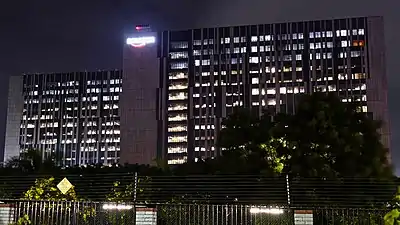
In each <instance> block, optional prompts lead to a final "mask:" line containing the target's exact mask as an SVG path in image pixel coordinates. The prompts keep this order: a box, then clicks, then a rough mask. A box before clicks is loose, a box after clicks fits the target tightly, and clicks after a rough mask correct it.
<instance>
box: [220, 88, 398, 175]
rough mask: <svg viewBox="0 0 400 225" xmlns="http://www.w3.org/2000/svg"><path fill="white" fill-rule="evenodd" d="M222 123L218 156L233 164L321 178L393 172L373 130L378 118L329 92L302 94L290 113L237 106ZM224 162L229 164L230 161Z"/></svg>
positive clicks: (277, 172) (377, 125) (376, 130)
mask: <svg viewBox="0 0 400 225" xmlns="http://www.w3.org/2000/svg"><path fill="white" fill-rule="evenodd" d="M223 125H224V128H223V129H222V130H221V132H220V135H219V142H218V143H219V146H220V147H221V148H224V149H226V151H225V152H223V155H222V158H229V161H230V162H232V158H234V160H233V162H234V163H233V164H235V165H240V168H241V169H244V170H248V171H250V172H255V171H257V169H258V171H266V172H267V173H269V174H270V173H275V174H279V173H281V172H283V173H284V174H290V175H292V176H301V177H324V178H337V177H374V178H377V177H379V178H391V177H392V176H393V173H392V169H391V167H390V165H389V163H388V161H387V155H388V152H387V149H385V148H384V146H383V145H382V143H381V140H380V134H379V132H378V129H379V128H380V123H379V122H377V121H374V120H373V119H372V118H370V117H369V116H368V115H367V114H366V113H363V112H360V111H359V110H358V105H356V104H350V103H342V101H341V100H340V99H339V98H338V97H337V96H336V95H333V94H326V93H314V94H312V95H304V96H301V97H300V99H299V101H298V106H297V108H296V113H295V114H278V115H275V116H273V117H272V116H271V115H270V114H268V113H265V114H264V115H258V114H257V113H254V112H252V111H251V110H247V109H240V110H237V111H236V112H235V113H233V114H232V115H230V116H229V117H228V118H227V119H226V120H224V122H223ZM232 156H233V157H232ZM235 159H236V161H235ZM218 160H219V161H222V162H224V159H218ZM354 162H357V163H354ZM224 165H225V166H228V167H229V162H227V164H224ZM249 168H251V169H249ZM229 169H233V171H235V172H238V171H237V170H235V168H233V167H229Z"/></svg>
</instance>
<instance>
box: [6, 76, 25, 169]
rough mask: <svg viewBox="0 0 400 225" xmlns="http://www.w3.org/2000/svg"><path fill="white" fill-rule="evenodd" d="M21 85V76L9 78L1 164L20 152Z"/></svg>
mask: <svg viewBox="0 0 400 225" xmlns="http://www.w3.org/2000/svg"><path fill="white" fill-rule="evenodd" d="M22 83H23V77H22V76H11V77H10V80H9V86H8V87H9V88H8V89H9V90H8V104H7V120H6V132H5V143H4V156H3V157H4V158H3V162H7V161H8V160H10V159H12V158H13V157H18V156H19V152H20V145H19V138H20V137H19V135H20V125H21V118H22V109H23V102H24V101H23V95H22V87H23V85H22Z"/></svg>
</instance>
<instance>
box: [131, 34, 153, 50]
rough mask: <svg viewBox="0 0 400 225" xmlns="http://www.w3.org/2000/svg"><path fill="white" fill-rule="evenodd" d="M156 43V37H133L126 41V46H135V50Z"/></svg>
mask: <svg viewBox="0 0 400 225" xmlns="http://www.w3.org/2000/svg"><path fill="white" fill-rule="evenodd" d="M155 42H156V37H154V36H147V37H131V38H127V39H126V44H128V45H130V46H133V47H135V48H139V47H144V46H146V45H148V44H154V43H155Z"/></svg>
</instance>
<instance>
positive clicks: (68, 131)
mask: <svg viewBox="0 0 400 225" xmlns="http://www.w3.org/2000/svg"><path fill="white" fill-rule="evenodd" d="M21 85H22V86H23V88H22V96H23V99H22V102H23V109H22V111H21V112H22V115H21V117H20V133H19V134H20V139H19V145H20V146H19V147H20V149H21V150H27V149H39V150H40V151H41V153H42V155H43V157H47V156H50V155H54V156H56V157H57V160H58V162H59V163H60V164H62V165H79V164H94V163H101V164H112V163H117V162H118V161H119V150H120V115H119V114H120V112H119V95H120V92H121V91H122V87H121V85H122V71H120V70H112V71H96V72H72V73H51V74H25V75H23V81H22V83H21Z"/></svg>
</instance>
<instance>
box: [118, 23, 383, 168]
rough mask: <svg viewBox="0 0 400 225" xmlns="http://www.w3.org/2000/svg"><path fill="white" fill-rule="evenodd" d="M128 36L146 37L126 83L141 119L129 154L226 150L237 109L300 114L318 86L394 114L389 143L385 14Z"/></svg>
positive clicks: (140, 159) (176, 157)
mask: <svg viewBox="0 0 400 225" xmlns="http://www.w3.org/2000/svg"><path fill="white" fill-rule="evenodd" d="M127 38H133V39H129V40H131V41H132V40H135V41H136V42H137V43H135V45H132V44H129V43H128V42H127V43H126V45H125V48H124V52H125V54H124V78H123V79H124V84H123V85H128V83H130V84H129V85H132V88H130V89H131V90H132V91H131V92H129V93H128V92H126V93H125V91H126V89H125V86H124V93H123V95H125V94H126V96H125V98H126V99H127V103H128V99H129V98H133V99H132V100H130V101H134V102H135V103H133V102H130V103H129V104H124V105H121V107H122V108H123V109H122V113H123V112H124V111H126V112H129V113H127V116H128V117H127V118H129V119H128V120H130V121H129V123H127V124H130V125H129V126H128V127H132V128H130V129H131V130H130V133H129V134H128V133H127V134H126V135H127V136H126V138H125V139H126V141H127V143H129V148H126V149H127V150H126V151H127V153H126V156H127V157H126V159H125V160H126V162H134V163H151V161H152V159H154V158H156V156H157V157H159V158H164V159H167V160H168V163H169V164H179V163H183V162H186V161H187V160H193V159H194V160H196V159H201V158H207V157H216V156H218V155H219V154H220V152H221V149H218V148H217V146H216V140H217V138H218V136H217V135H218V132H219V131H220V130H221V122H222V120H223V119H224V118H226V117H227V116H228V115H229V114H230V113H231V112H232V111H233V109H234V108H236V107H247V108H252V109H254V110H259V111H260V112H261V111H262V110H263V109H265V108H267V109H268V108H269V109H270V110H273V111H275V112H286V113H293V112H294V110H295V105H296V101H297V98H296V96H298V94H299V93H312V92H314V91H325V92H335V93H337V94H338V95H339V96H340V97H341V98H342V101H343V102H349V101H359V102H361V103H362V110H363V111H365V112H369V113H371V114H372V115H373V116H374V118H375V119H379V120H382V121H383V122H384V125H383V128H382V131H381V133H382V135H383V137H382V141H383V143H384V144H385V145H386V146H387V147H389V126H388V125H389V122H388V114H387V84H386V75H385V72H386V71H385V56H384V37H383V20H382V18H380V17H364V18H346V19H334V20H320V21H306V22H290V23H278V24H260V25H248V26H232V27H219V28H203V29H190V30H183V31H164V32H159V33H151V32H149V31H148V30H145V31H142V30H140V31H139V32H133V33H132V34H129V35H128V36H127ZM127 40H128V39H127ZM144 40H151V41H149V42H148V43H146V44H140V43H141V42H143V41H144ZM134 86H135V87H134ZM138 96H140V97H138ZM121 98H123V97H121ZM138 108H140V110H138ZM139 112H141V113H139ZM144 112H146V113H144ZM137 123H140V124H141V125H140V127H137V128H133V127H134V126H133V125H134V124H137ZM123 124H124V123H123V122H122V125H121V126H122V127H123V126H124V125H123ZM123 130H124V129H122V133H124V131H123ZM123 135H124V134H123ZM132 137H136V138H137V139H135V138H132ZM156 137H157V138H156ZM121 141H122V142H124V137H122V139H121ZM121 145H122V146H123V145H124V144H123V143H122V144H121ZM124 151H125V150H124V148H123V151H122V153H121V154H124V153H123V152H124ZM129 152H130V153H129ZM129 154H130V155H129Z"/></svg>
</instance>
